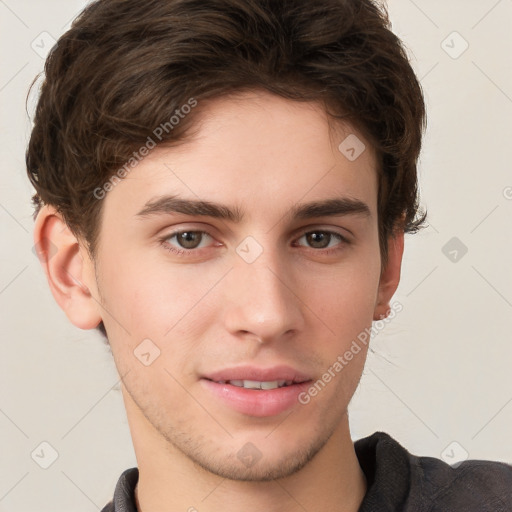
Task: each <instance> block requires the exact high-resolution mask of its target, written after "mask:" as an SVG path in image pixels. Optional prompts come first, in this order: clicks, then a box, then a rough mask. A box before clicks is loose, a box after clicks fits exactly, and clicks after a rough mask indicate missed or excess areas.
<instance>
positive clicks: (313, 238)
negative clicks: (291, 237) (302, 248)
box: [299, 230, 349, 250]
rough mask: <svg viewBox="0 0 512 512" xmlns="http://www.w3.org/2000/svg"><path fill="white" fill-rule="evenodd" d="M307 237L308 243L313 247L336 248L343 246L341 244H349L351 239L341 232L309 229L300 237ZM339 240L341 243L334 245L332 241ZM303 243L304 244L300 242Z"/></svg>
mask: <svg viewBox="0 0 512 512" xmlns="http://www.w3.org/2000/svg"><path fill="white" fill-rule="evenodd" d="M302 238H305V239H306V244H307V246H309V247H310V248H312V249H320V250H321V249H328V250H329V249H331V248H333V249H334V250H336V249H338V248H341V246H343V245H345V244H348V243H349V241H348V240H347V239H346V238H345V237H344V236H343V235H341V234H340V233H335V232H334V231H323V230H322V231H320V230H318V231H308V232H307V233H304V234H303V235H302V236H301V237H300V238H299V240H300V239H302ZM333 240H334V241H336V240H337V241H338V242H340V243H338V244H334V246H333V245H332V244H331V242H332V241H333ZM300 245H302V244H300Z"/></svg>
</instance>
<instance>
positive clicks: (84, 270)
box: [34, 205, 101, 329]
mask: <svg viewBox="0 0 512 512" xmlns="http://www.w3.org/2000/svg"><path fill="white" fill-rule="evenodd" d="M34 244H35V245H34V249H35V252H36V254H37V257H38V258H39V261H40V262H41V266H42V267H43V270H44V272H45V274H46V277H47V279H48V284H49V286H50V290H51V292H52V294H53V296H54V298H55V300H56V301H57V304H58V305H59V306H60V308H61V309H62V310H63V311H64V313H66V316H67V317H68V318H69V320H70V321H71V323H72V324H74V325H76V326H77V327H79V328H80V329H93V328H94V327H96V326H97V325H98V324H99V323H100V322H101V316H100V314H99V313H100V310H101V307H100V303H99V301H98V300H97V298H98V291H97V289H96V279H95V273H94V265H93V262H92V260H91V259H90V257H89V254H88V252H87V250H86V249H85V247H84V246H83V244H82V243H81V242H79V241H78V239H77V238H76V237H75V235H74V234H73V233H72V232H71V231H70V229H69V228H68V226H67V225H66V223H65V222H64V220H63V218H62V216H61V215H60V214H59V213H58V212H57V211H56V210H55V208H54V207H52V206H48V205H45V206H43V207H42V208H41V210H40V211H39V213H38V215H37V218H36V222H35V226H34Z"/></svg>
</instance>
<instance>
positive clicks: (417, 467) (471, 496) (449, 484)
mask: <svg viewBox="0 0 512 512" xmlns="http://www.w3.org/2000/svg"><path fill="white" fill-rule="evenodd" d="M409 459H410V464H411V490H412V492H413V493H414V492H416V493H417V494H418V495H420V496H425V497H426V498H428V500H429V502H430V503H431V508H430V509H428V510H429V512H437V511H438V510H439V511H441V510H446V509H448V510H466V511H475V512H476V511H478V512H487V511H489V512H491V511H492V512H505V511H510V510H512V466H511V465H509V464H505V463H502V462H495V461H488V460H466V461H464V462H462V463H461V464H459V465H450V464H447V463H446V462H444V461H442V460H440V459H436V458H434V457H418V456H415V455H410V454H409ZM412 501H414V498H413V499H412Z"/></svg>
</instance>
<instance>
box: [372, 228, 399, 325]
mask: <svg viewBox="0 0 512 512" xmlns="http://www.w3.org/2000/svg"><path fill="white" fill-rule="evenodd" d="M403 252H404V232H403V230H397V231H395V233H394V234H393V235H392V236H390V237H389V238H388V261H387V264H386V266H385V267H383V268H382V271H381V275H380V282H379V290H378V294H377V302H376V304H375V310H374V313H373V319H374V320H381V319H383V318H385V317H386V316H387V315H388V313H389V310H390V305H389V301H390V300H391V297H393V294H394V293H395V291H396V289H397V288H398V283H399V282H400V270H401V267H402V256H403Z"/></svg>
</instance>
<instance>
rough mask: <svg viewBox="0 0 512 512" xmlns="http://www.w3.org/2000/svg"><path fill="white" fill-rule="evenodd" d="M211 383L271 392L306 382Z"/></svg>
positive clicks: (235, 381)
mask: <svg viewBox="0 0 512 512" xmlns="http://www.w3.org/2000/svg"><path fill="white" fill-rule="evenodd" d="M206 380H210V381H211V382H216V383H217V384H229V385H230V386H235V387H237V388H244V389H253V390H271V389H278V388H284V387H288V386H292V385H293V384H301V383H302V382H306V381H293V380H271V381H269V380H267V381H259V380H219V381H213V380H211V379H206Z"/></svg>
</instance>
